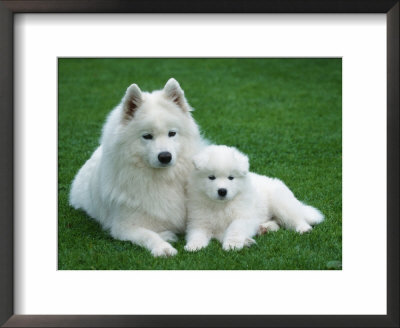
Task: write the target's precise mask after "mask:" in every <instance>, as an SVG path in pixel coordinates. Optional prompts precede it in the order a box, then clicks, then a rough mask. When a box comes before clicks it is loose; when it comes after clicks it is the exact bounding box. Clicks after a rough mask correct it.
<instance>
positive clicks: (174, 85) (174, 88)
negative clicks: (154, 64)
mask: <svg viewBox="0 0 400 328" xmlns="http://www.w3.org/2000/svg"><path fill="white" fill-rule="evenodd" d="M164 94H165V97H167V99H169V100H171V101H172V102H174V103H175V104H177V105H178V106H179V107H180V108H181V109H182V110H183V111H184V112H190V111H192V110H193V109H192V108H191V107H190V105H189V104H188V102H187V100H186V98H185V94H184V92H183V90H182V88H181V86H180V85H179V83H178V81H177V80H175V79H174V78H170V79H169V80H168V82H167V83H166V84H165V87H164Z"/></svg>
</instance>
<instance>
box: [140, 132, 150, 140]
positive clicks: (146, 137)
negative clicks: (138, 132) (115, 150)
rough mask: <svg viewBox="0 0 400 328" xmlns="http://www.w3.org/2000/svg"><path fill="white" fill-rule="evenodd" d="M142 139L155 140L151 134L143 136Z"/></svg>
mask: <svg viewBox="0 0 400 328" xmlns="http://www.w3.org/2000/svg"><path fill="white" fill-rule="evenodd" d="M142 138H143V139H146V140H150V139H153V135H151V134H150V133H146V134H144V135H142Z"/></svg>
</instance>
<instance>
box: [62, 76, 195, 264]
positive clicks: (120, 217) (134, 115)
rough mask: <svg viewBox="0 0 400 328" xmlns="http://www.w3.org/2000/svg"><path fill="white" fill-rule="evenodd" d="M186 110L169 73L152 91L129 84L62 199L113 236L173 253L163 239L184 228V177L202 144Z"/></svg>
mask: <svg viewBox="0 0 400 328" xmlns="http://www.w3.org/2000/svg"><path fill="white" fill-rule="evenodd" d="M191 110H192V109H191V107H190V106H189V104H188V103H187V101H186V99H185V97H184V93H183V90H182V89H181V87H180V86H179V84H178V82H177V81H176V80H174V79H170V80H169V81H168V82H167V84H166V85H165V87H164V89H163V90H159V91H154V92H152V93H147V92H142V91H141V90H140V89H139V87H138V86H137V85H136V84H132V85H131V86H130V87H129V88H128V89H127V91H126V93H125V96H124V97H123V99H122V101H121V103H120V104H119V105H118V106H117V107H116V108H115V109H114V110H113V111H112V112H111V113H110V115H109V116H108V118H107V121H106V123H105V125H104V127H103V134H102V137H101V142H100V146H99V147H98V148H97V149H96V151H95V152H94V153H93V154H92V156H91V157H90V159H89V160H88V161H87V162H86V163H85V164H84V165H83V167H82V168H81V169H80V170H79V172H78V174H77V175H76V177H75V179H74V181H73V183H72V187H71V192H70V204H71V205H72V206H73V207H74V208H77V209H78V208H80V209H83V210H85V211H86V212H87V214H88V215H90V216H91V217H93V218H95V219H96V220H97V221H99V222H100V224H101V225H102V226H103V228H104V229H108V230H110V233H111V235H112V236H113V237H114V238H116V239H120V240H127V241H131V242H132V243H135V244H138V245H141V246H143V247H145V248H147V249H148V250H150V251H151V253H152V254H153V255H154V256H170V255H175V254H176V253H177V251H176V249H175V248H173V247H172V246H171V244H169V243H168V241H174V240H175V239H176V236H175V234H176V233H182V232H184V231H185V223H186V207H185V184H186V181H187V177H188V174H189V172H190V171H191V170H192V169H193V165H192V157H193V154H194V153H195V152H196V151H198V149H199V147H200V146H201V145H202V140H201V137H200V133H199V129H198V127H197V125H196V123H195V122H194V120H193V118H192V116H191V114H190V111H191Z"/></svg>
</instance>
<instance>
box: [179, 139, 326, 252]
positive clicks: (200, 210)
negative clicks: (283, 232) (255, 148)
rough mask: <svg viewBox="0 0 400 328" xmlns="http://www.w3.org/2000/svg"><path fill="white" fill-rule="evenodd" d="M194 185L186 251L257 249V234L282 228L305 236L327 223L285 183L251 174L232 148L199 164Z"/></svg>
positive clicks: (214, 151)
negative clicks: (216, 246) (215, 246)
mask: <svg viewBox="0 0 400 328" xmlns="http://www.w3.org/2000/svg"><path fill="white" fill-rule="evenodd" d="M193 162H194V166H195V170H194V171H193V172H192V174H191V176H190V178H189V182H188V227H187V235H186V240H187V244H186V246H185V250H187V251H197V250H199V249H201V248H203V247H206V246H207V245H208V243H209V241H210V239H211V238H215V239H217V240H219V241H220V242H221V243H222V247H223V249H224V250H230V249H241V248H243V247H244V246H249V245H251V244H252V243H254V240H253V239H252V238H251V237H252V236H254V235H255V234H256V233H257V232H265V231H275V230H278V229H279V226H280V225H283V226H285V227H286V228H289V229H294V230H296V231H297V232H299V233H304V232H307V231H310V230H311V229H312V227H311V225H314V224H317V223H320V222H322V220H323V219H324V217H323V215H322V214H321V212H320V211H318V210H317V209H315V208H313V207H311V206H308V205H305V204H303V203H302V202H300V201H299V200H297V199H296V197H295V196H294V195H293V193H292V192H291V191H290V190H289V188H288V187H287V186H286V185H285V184H284V183H283V182H282V181H280V180H278V179H274V178H269V177H266V176H261V175H258V174H255V173H250V172H249V161H248V158H247V156H246V155H244V154H242V153H240V152H239V151H238V150H237V149H235V148H233V147H227V146H215V145H214V146H209V147H206V148H205V149H204V150H202V151H201V152H200V153H199V154H197V155H196V156H195V157H194V159H193Z"/></svg>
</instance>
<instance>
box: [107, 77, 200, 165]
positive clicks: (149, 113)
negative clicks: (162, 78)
mask: <svg viewBox="0 0 400 328" xmlns="http://www.w3.org/2000/svg"><path fill="white" fill-rule="evenodd" d="M191 111H192V108H191V107H190V105H189V104H188V102H187V100H186V98H185V96H184V92H183V90H182V88H181V87H180V85H179V83H178V82H177V81H176V80H175V79H173V78H171V79H169V80H168V82H167V83H166V85H165V87H164V88H163V89H162V90H157V91H153V92H151V93H148V92H142V91H141V90H140V88H139V87H138V86H137V85H136V84H132V85H131V86H129V88H128V89H127V90H126V93H125V96H124V97H123V99H122V102H121V104H120V106H119V108H118V110H116V111H113V112H112V114H111V115H110V117H109V119H108V123H109V124H106V126H105V131H104V134H103V139H102V143H104V144H107V143H109V141H110V140H112V141H114V145H113V146H112V147H109V148H110V149H112V150H114V149H116V148H117V149H120V150H121V152H122V154H121V152H120V154H119V156H121V157H123V158H124V160H126V161H127V162H132V163H133V164H134V165H136V166H139V167H150V168H156V169H162V168H168V167H171V166H174V165H175V164H176V162H177V161H178V160H179V157H180V156H181V154H182V153H183V152H185V151H188V149H190V148H191V147H193V143H194V142H197V141H198V140H199V139H200V134H199V130H198V127H197V125H196V123H195V122H194V120H193V118H192V116H191V114H190V112H191ZM107 138H108V139H110V140H107ZM115 142H116V143H118V144H119V145H118V146H117V147H116V145H115Z"/></svg>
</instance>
